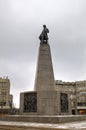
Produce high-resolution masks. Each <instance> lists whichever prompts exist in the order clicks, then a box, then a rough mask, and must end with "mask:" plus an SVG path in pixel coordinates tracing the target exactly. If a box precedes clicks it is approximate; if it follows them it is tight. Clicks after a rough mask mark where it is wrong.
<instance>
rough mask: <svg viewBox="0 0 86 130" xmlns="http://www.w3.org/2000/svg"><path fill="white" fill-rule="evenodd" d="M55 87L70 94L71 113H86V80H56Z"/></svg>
mask: <svg viewBox="0 0 86 130" xmlns="http://www.w3.org/2000/svg"><path fill="white" fill-rule="evenodd" d="M55 89H56V90H57V91H59V92H60V93H66V94H68V101H69V104H70V108H69V111H70V114H86V81H76V82H63V81H62V80H56V81H55Z"/></svg>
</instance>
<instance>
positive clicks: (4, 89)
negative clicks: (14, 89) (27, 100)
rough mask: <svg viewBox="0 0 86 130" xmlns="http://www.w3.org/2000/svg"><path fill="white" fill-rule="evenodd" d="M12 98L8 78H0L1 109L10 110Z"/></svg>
mask: <svg viewBox="0 0 86 130" xmlns="http://www.w3.org/2000/svg"><path fill="white" fill-rule="evenodd" d="M11 97H12V96H10V80H9V79H8V77H5V78H0V109H10V108H11V104H12V100H11Z"/></svg>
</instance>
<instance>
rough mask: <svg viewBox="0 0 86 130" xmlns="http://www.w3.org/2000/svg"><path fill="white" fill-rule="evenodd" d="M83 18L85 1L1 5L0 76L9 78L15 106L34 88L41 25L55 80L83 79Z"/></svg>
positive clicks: (11, 1)
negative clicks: (50, 56) (24, 93)
mask: <svg viewBox="0 0 86 130" xmlns="http://www.w3.org/2000/svg"><path fill="white" fill-rule="evenodd" d="M85 16H86V1H85V0H65V1H64V0H60V1H59V0H41V1H40V0H36V1H35V0H29V1H28V0H8V1H7V0H3V1H0V76H4V75H8V76H9V78H10V80H11V93H13V95H14V101H15V102H16V104H17V106H18V102H19V101H18V100H19V94H20V92H22V91H29V90H33V87H34V80H35V72H36V64H37V55H38V48H39V40H38V36H39V34H40V32H41V30H42V25H43V24H46V25H47V26H48V28H49V30H50V34H49V44H50V46H51V52H52V60H53V67H54V73H55V79H62V80H65V81H75V80H84V79H86V68H85V66H86V60H85V59H86V17H85Z"/></svg>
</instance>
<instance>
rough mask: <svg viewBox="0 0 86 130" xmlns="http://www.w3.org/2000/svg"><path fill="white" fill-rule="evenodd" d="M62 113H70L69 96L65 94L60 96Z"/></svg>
mask: <svg viewBox="0 0 86 130" xmlns="http://www.w3.org/2000/svg"><path fill="white" fill-rule="evenodd" d="M60 101H61V112H68V95H67V94H65V93H61V94H60Z"/></svg>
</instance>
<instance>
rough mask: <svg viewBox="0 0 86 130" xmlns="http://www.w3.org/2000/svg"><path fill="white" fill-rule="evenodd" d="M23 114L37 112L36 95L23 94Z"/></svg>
mask: <svg viewBox="0 0 86 130" xmlns="http://www.w3.org/2000/svg"><path fill="white" fill-rule="evenodd" d="M24 112H37V93H25V94H24Z"/></svg>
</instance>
